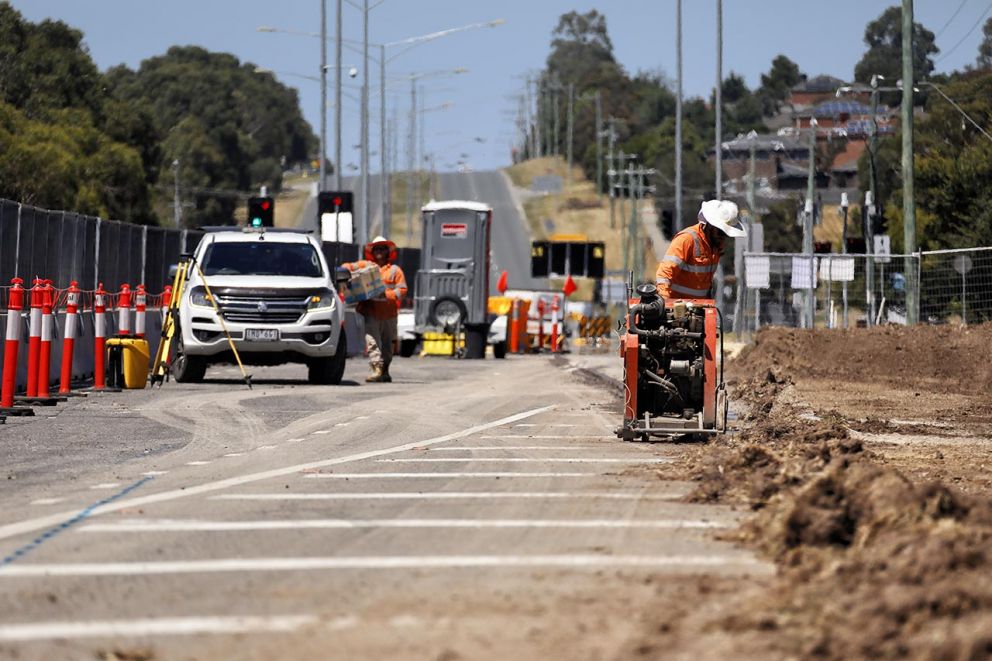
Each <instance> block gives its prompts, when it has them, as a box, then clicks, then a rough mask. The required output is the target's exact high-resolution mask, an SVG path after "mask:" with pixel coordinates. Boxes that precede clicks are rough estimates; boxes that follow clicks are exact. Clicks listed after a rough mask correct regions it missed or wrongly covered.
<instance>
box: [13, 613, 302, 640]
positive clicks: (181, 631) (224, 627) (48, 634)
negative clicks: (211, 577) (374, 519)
mask: <svg viewBox="0 0 992 661" xmlns="http://www.w3.org/2000/svg"><path fill="white" fill-rule="evenodd" d="M316 621H317V618H316V617H314V616H312V615H268V616H261V617H260V616H252V615H240V616H238V615H236V616H228V617H159V618H147V619H138V620H89V621H86V620H83V621H77V622H32V623H28V624H5V625H0V641H7V642H14V641H29V640H50V639H54V638H119V637H125V636H184V635H193V634H204V633H252V632H262V631H267V632H273V631H283V632H289V631H295V630H297V629H299V628H300V627H303V626H306V625H308V624H313V623H315V622H316Z"/></svg>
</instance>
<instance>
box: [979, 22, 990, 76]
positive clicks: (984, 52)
mask: <svg viewBox="0 0 992 661" xmlns="http://www.w3.org/2000/svg"><path fill="white" fill-rule="evenodd" d="M975 64H976V65H977V66H978V68H979V69H990V68H992V18H990V19H988V20H987V21H985V25H983V26H982V43H980V44H978V59H977V61H976V62H975Z"/></svg>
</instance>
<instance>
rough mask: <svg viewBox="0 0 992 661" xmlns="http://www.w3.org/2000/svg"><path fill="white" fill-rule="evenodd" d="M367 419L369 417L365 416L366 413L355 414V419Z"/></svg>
mask: <svg viewBox="0 0 992 661" xmlns="http://www.w3.org/2000/svg"><path fill="white" fill-rule="evenodd" d="M368 419H369V416H367V415H359V416H355V420H368Z"/></svg>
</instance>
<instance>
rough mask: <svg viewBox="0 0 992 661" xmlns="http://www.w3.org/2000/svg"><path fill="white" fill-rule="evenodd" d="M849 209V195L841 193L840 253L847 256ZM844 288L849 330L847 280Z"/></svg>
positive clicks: (845, 326)
mask: <svg viewBox="0 0 992 661" xmlns="http://www.w3.org/2000/svg"><path fill="white" fill-rule="evenodd" d="M848 207H849V203H848V200H847V193H841V194H840V211H841V213H842V214H843V216H844V226H843V229H842V230H841V239H840V252H841V254H842V255H846V254H847V211H848ZM832 275H833V274H831V276H832ZM843 287H844V288H843V292H842V296H843V303H844V328H845V329H846V328H847V280H844V283H843Z"/></svg>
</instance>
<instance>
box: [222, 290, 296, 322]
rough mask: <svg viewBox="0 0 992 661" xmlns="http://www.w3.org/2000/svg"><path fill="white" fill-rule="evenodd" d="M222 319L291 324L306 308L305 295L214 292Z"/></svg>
mask: <svg viewBox="0 0 992 661" xmlns="http://www.w3.org/2000/svg"><path fill="white" fill-rule="evenodd" d="M216 297H217V305H218V306H219V307H220V310H221V313H222V314H223V315H224V319H226V320H227V321H231V322H235V323H243V324H292V323H295V322H296V321H298V320H299V318H300V317H302V316H303V313H304V312H306V310H307V300H308V298H309V297H307V296H299V295H295V296H276V295H269V294H266V295H258V294H253V295H251V296H243V295H241V296H239V295H237V294H230V293H225V294H219V293H217V294H216Z"/></svg>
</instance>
